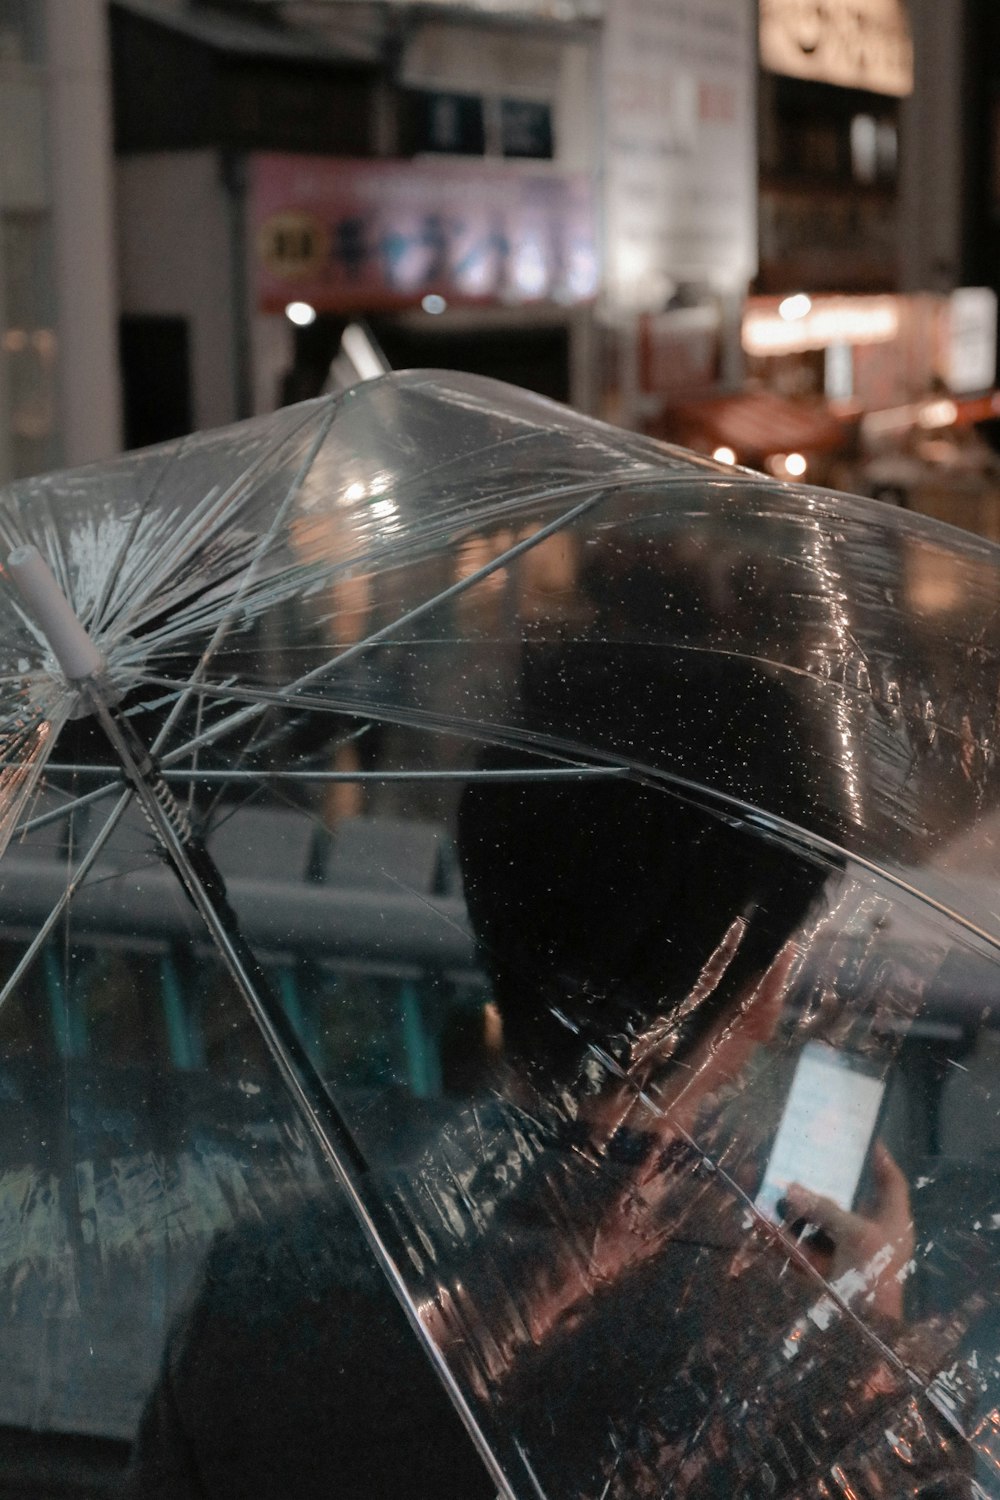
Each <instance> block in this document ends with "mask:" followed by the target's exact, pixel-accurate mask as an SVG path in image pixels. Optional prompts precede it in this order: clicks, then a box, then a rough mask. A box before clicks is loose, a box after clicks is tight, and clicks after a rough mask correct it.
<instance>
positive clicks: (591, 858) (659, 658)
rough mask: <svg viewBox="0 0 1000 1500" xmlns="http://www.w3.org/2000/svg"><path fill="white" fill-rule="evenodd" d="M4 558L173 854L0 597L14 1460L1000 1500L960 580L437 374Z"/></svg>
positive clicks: (264, 437)
mask: <svg viewBox="0 0 1000 1500" xmlns="http://www.w3.org/2000/svg"><path fill="white" fill-rule="evenodd" d="M0 533H2V535H3V539H4V546H5V549H6V551H8V552H9V551H10V550H12V549H13V548H14V547H15V546H19V545H22V544H24V543H26V542H33V543H35V544H36V545H37V546H38V547H39V549H40V550H41V551H42V552H43V553H44V554H45V555H46V556H47V557H48V560H49V562H50V564H51V565H52V566H53V569H54V571H55V573H56V576H57V577H58V578H59V580H60V582H61V584H62V586H63V588H64V589H65V592H66V593H67V595H68V597H69V598H70V599H71V601H72V603H73V605H74V607H75V609H76V611H77V613H78V615H79V616H80V618H81V619H82V620H83V622H84V624H85V625H86V626H87V628H88V629H89V631H90V633H91V635H92V637H93V639H94V641H95V643H96V644H97V646H98V647H99V649H100V650H101V651H102V652H103V654H104V656H105V659H106V662H107V677H106V681H105V683H104V684H103V685H101V684H98V686H99V687H102V690H104V691H106V692H107V693H108V696H109V698H111V699H116V698H119V697H120V703H119V705H118V708H117V709H116V710H115V712H116V713H118V714H120V715H121V716H123V718H124V720H125V722H126V724H127V727H128V734H129V735H130V736H132V737H134V738H135V739H136V740H137V742H138V744H139V745H140V746H141V747H148V748H149V749H150V750H151V751H152V752H153V754H154V755H155V757H156V761H157V764H158V768H159V772H161V773H162V777H163V780H164V781H165V782H166V783H167V785H169V787H170V788H171V790H172V792H173V794H174V796H175V797H176V798H177V799H178V802H179V804H180V805H181V807H182V808H183V810H184V813H185V814H186V817H187V818H188V819H189V820H190V824H191V828H192V830H193V832H192V835H191V837H192V842H191V844H190V846H188V845H185V843H184V841H183V839H182V840H181V843H180V845H179V846H178V848H177V849H175V850H174V854H173V863H172V864H171V863H170V862H168V861H167V860H165V859H164V858H163V857H162V855H161V854H160V853H159V847H158V843H157V840H156V839H155V838H154V836H153V833H152V830H151V829H150V827H149V823H148V820H147V818H146V817H145V816H144V815H143V812H142V809H141V808H140V806H139V800H138V799H137V798H136V797H135V796H134V795H133V794H132V793H131V792H130V791H129V789H128V786H127V785H126V781H125V778H124V776H123V773H122V770H121V766H120V764H119V762H118V760H117V759H116V755H115V752H114V750H113V749H112V747H111V746H110V745H109V743H108V741H107V739H106V738H105V736H104V735H103V734H102V732H101V730H100V726H99V725H98V724H97V723H96V722H95V720H94V718H93V716H92V715H91V716H89V717H88V716H83V717H77V715H78V714H79V712H80V710H81V707H85V706H86V705H81V703H80V695H79V693H78V692H77V691H75V690H73V689H71V688H70V687H68V686H67V684H66V683H65V682H64V681H63V680H62V679H61V676H60V674H59V672H58V669H57V668H56V666H55V664H54V661H53V660H52V659H51V658H50V655H49V652H48V648H47V645H46V643H45V641H44V639H43V638H42V637H41V634H40V632H39V630H38V628H37V624H36V623H35V622H33V621H32V620H31V619H30V618H29V617H28V615H27V613H26V612H25V609H24V607H23V606H22V604H21V602H20V600H19V598H18V596H17V595H16V593H15V591H14V590H13V589H12V587H11V586H10V585H9V583H8V581H7V579H6V578H4V579H3V580H2V582H0V622H2V629H0V643H2V644H0V652H2V664H0V720H2V723H3V725H4V731H5V732H4V747H3V764H2V766H0V836H2V839H3V841H4V842H5V844H6V849H5V852H4V854H3V858H2V861H0V952H2V955H3V967H2V973H0V1122H2V1124H0V1315H2V1321H3V1327H4V1335H3V1348H4V1359H3V1361H2V1368H0V1428H5V1429H7V1430H8V1433H9V1434H14V1433H15V1431H16V1433H17V1434H18V1435H19V1441H21V1440H22V1439H23V1437H24V1434H25V1433H31V1434H34V1437H35V1438H37V1439H39V1440H41V1439H43V1438H51V1440H52V1442H53V1443H54V1444H56V1443H59V1442H62V1441H67V1440H69V1439H79V1440H80V1441H83V1440H85V1439H87V1440H98V1439H100V1440H108V1439H113V1440H117V1441H119V1442H121V1443H123V1444H124V1443H128V1444H131V1443H132V1442H133V1441H134V1439H135V1436H136V1433H137V1430H138V1428H139V1424H140V1416H141V1413H142V1412H143V1409H145V1411H146V1417H145V1419H144V1422H143V1426H142V1434H141V1438H140V1441H139V1445H138V1448H137V1451H136V1454H135V1458H134V1463H133V1474H132V1479H131V1481H130V1482H131V1484H132V1487H133V1492H134V1493H136V1494H161V1493H162V1494H164V1495H166V1494H177V1495H182V1494H183V1495H187V1494H201V1493H205V1494H219V1495H222V1494H227V1493H233V1494H236V1493H247V1492H248V1487H249V1488H250V1489H252V1490H253V1491H254V1492H255V1493H258V1494H266V1493H271V1492H273V1493H275V1494H278V1493H283V1492H284V1493H289V1492H295V1493H298V1494H302V1495H310V1494H313V1493H317V1494H318V1493H328V1492H329V1489H330V1485H331V1483H332V1481H333V1479H336V1482H337V1484H338V1485H340V1486H341V1491H342V1493H344V1494H351V1493H355V1492H356V1493H358V1494H363V1493H372V1492H375V1490H377V1489H379V1487H381V1492H387V1490H388V1488H390V1487H391V1488H392V1489H393V1492H395V1493H399V1494H406V1493H412V1494H414V1495H418V1494H428V1493H436V1494H440V1495H447V1494H449V1493H455V1494H456V1495H457V1494H464V1495H468V1494H471V1493H474V1492H475V1483H476V1482H477V1481H476V1478H475V1476H476V1475H477V1474H478V1473H479V1470H480V1468H481V1480H480V1481H479V1482H481V1485H482V1493H483V1494H484V1495H490V1494H493V1493H495V1492H496V1490H497V1489H498V1488H499V1489H501V1490H502V1491H503V1492H506V1493H509V1494H514V1495H517V1496H519V1497H520V1496H537V1495H539V1494H542V1495H545V1496H550V1497H553V1500H556V1497H562V1496H565V1497H571V1496H574V1497H575V1496H587V1497H590V1496H593V1497H594V1500H597V1497H599V1496H605V1495H607V1496H626V1495H635V1496H646V1495H666V1494H671V1495H677V1496H690V1497H692V1500H694V1497H698V1496H715V1495H720V1494H725V1495H727V1496H742V1495H746V1496H748V1497H749V1496H754V1497H756V1496H760V1495H775V1496H777V1495H789V1496H791V1495H796V1496H806V1495H808V1496H816V1497H820V1496H822V1497H831V1496H835V1495H844V1496H851V1495H856V1496H862V1495H869V1494H870V1495H897V1494H899V1495H901V1494H913V1495H919V1494H924V1495H927V1496H929V1495H931V1494H934V1495H946V1494H947V1495H951V1494H956V1495H958V1494H963V1495H973V1494H986V1495H1000V1477H998V1473H997V1463H998V1459H1000V1447H998V1445H1000V1436H998V1434H1000V1394H998V1389H997V1385H998V1380H1000V1319H998V1317H997V1313H996V1303H997V1295H996V1294H997V1281H998V1274H1000V1254H998V1249H1000V1239H998V1236H1000V1155H998V1152H1000V1094H998V1085H997V1081H996V1079H997V1063H998V1060H1000V1001H998V998H997V997H998V972H1000V971H998V954H997V945H998V943H1000V905H998V899H1000V853H998V839H1000V832H998V830H1000V808H998V801H1000V799H998V774H1000V773H998V768H997V764H996V714H997V701H998V691H1000V626H998V603H1000V566H998V564H1000V554H997V552H996V550H995V549H993V548H991V547H989V546H987V545H986V544H983V543H980V542H978V541H976V540H974V539H972V538H970V537H966V536H963V535H961V534H959V533H957V532H952V531H949V530H948V529H947V528H943V527H938V526H936V525H933V524H931V523H927V522H923V521H920V520H917V519H915V518H913V517H909V516H907V515H906V514H905V513H901V512H899V511H897V510H889V509H883V508H880V507H879V506H878V505H877V504H875V503H869V502H864V501H854V500H850V499H846V498H845V497H841V496H831V495H827V494H824V493H821V492H818V491H813V490H809V489H805V488H798V487H793V486H778V485H774V484H771V483H769V482H764V481H762V480H761V479H760V478H759V477H757V476H752V475H750V474H746V473H742V472H740V471H732V470H726V469H722V468H720V467H719V466H717V465H715V464H712V463H708V462H702V461H700V460H697V459H693V458H689V457H688V456H687V455H684V454H681V453H679V452H672V451H670V450H662V449H660V448H659V447H657V446H656V445H654V444H651V443H648V442H645V441H643V440H641V439H638V438H634V437H631V436H629V435H626V434H622V433H617V432H615V431H613V430H611V429H608V428H604V427H600V426H598V425H596V424H592V423H589V422H587V421H585V420H583V419H581V418H578V417H575V416H574V415H572V414H571V413H568V412H566V411H564V410H563V409H561V408H558V407H554V406H551V405H549V404H547V403H545V402H543V401H541V400H538V399H536V398H534V397H531V396H528V395H525V394H523V393H520V392H514V391H511V390H509V389H508V388H504V387H499V386H496V385H493V384H492V383H490V382H486V381H481V380H477V379H472V378H467V377H459V376H444V375H434V374H430V375H428V374H419V373H417V374H408V375H399V376H390V377H387V378H386V379H384V380H380V381H377V382H373V383H371V384H369V385H366V386H362V387H358V388H357V389H356V390H354V391H353V392H350V393H348V394H347V395H346V396H344V397H340V398H336V399H333V400H329V401H327V400H324V401H320V402H316V403H311V404H309V405H306V406H304V407H297V408H291V409H289V410H286V411H284V412H281V413H278V414H277V415H276V416H275V417H273V418H268V419H265V420H263V421H260V422H254V423H250V424H246V425H244V426H242V427H240V428H236V429H231V430H229V431H227V432H223V433H217V434H207V435H204V436H201V437H197V438H192V439H189V440H187V441H185V442H182V443H180V444H175V445H171V446H170V447H168V448H164V449H157V450H149V451H148V452H145V453H140V454H133V455H128V456H126V457H125V458H124V459H122V460H121V461H119V462H118V463H116V464H112V465H107V466H101V467H100V468H95V469H92V470H83V471H79V472H78V473H74V474H69V475H59V476H54V477H51V478H46V479H43V480H37V481H28V482H26V483H23V484H21V485H19V486H17V487H16V488H15V489H13V490H8V491H6V492H5V494H4V496H3V500H2V506H0ZM203 849H204V850H206V851H207V856H206V858H207V860H208V861H210V862H214V865H215V866H217V867H218V870H219V871H220V872H221V876H222V878H223V880H224V882H225V896H224V898H222V897H219V898H218V899H217V898H216V896H215V894H214V893H213V891H212V889H211V887H212V879H213V877H212V875H211V873H210V872H211V868H212V865H211V863H206V862H204V861H203V860H202V856H201V851H202V850H203ZM206 872H209V873H206ZM185 880H187V881H188V882H189V883H190V882H194V884H195V885H196V886H198V887H199V889H200V886H201V885H202V884H204V883H205V882H206V881H207V883H208V886H209V897H208V903H207V907H202V908H199V907H198V906H197V904H196V902H195V901H193V900H192V899H191V894H190V891H188V892H186V891H185V888H184V881H185ZM195 894H196V895H197V891H196V893H195ZM213 903H215V904H214V905H213ZM216 908H217V909H218V910H221V911H223V913H224V915H223V919H222V920H221V922H220V925H219V926H218V928H217V929H213V928H212V924H211V918H212V913H213V911H214V910H215V909H216ZM225 911H228V912H229V913H230V915H231V919H232V924H231V926H230V925H227V924H228V923H229V922H230V917H228V916H225ZM230 942H232V943H236V945H237V949H238V952H237V954H236V959H238V960H239V962H237V961H235V960H234V958H233V954H232V953H229V954H228V955H227V953H226V951H225V949H226V948H227V945H229V944H230ZM240 944H242V945H244V946H245V950H246V952H245V954H244V952H243V949H242V948H240V947H239V945H240ZM244 960H245V961H244ZM241 964H242V967H241ZM296 1049H298V1051H296ZM817 1049H819V1050H817ZM816 1065H818V1067H819V1071H816ZM810 1067H812V1068H813V1071H812V1072H808V1069H809V1068H810ZM824 1067H825V1068H826V1069H827V1071H826V1072H824V1071H823V1068H824ZM804 1076H807V1077H808V1081H807V1083H806V1084H805V1085H803V1084H802V1082H801V1080H802V1079H803V1077H804ZM797 1079H798V1082H796V1080H797ZM296 1095H297V1097H296ZM865 1101H867V1103H865ZM865 1109H867V1110H868V1114H867V1115H866V1114H865ZM786 1117H787V1118H792V1123H793V1125H794V1129H792V1130H791V1137H792V1138H794V1141H795V1142H797V1143H798V1145H797V1146H796V1150H795V1151H793V1152H792V1154H791V1156H790V1157H789V1156H788V1153H787V1151H786V1159H785V1160H784V1163H783V1164H782V1162H779V1159H778V1156H777V1155H775V1154H774V1151H775V1141H776V1138H777V1137H778V1136H779V1131H780V1127H781V1124H782V1120H783V1118H786ZM793 1117H794V1118H793ZM796 1153H797V1154H796ZM852 1153H853V1155H854V1156H855V1157H856V1161H855V1162H854V1163H853V1166H852V1163H851V1160H850V1158H851V1156H852ZM789 1161H791V1163H792V1166H791V1167H789V1165H788V1163H789ZM792 1170H794V1174H795V1177H796V1178H797V1181H798V1185H796V1183H795V1182H791V1183H790V1182H789V1181H788V1180H786V1179H787V1174H788V1172H789V1171H792ZM783 1173H784V1174H785V1175H782V1174H783ZM854 1178H857V1186H856V1188H855V1187H854V1186H853V1183H854ZM765 1180H766V1182H767V1183H768V1188H767V1192H766V1193H762V1191H761V1189H762V1183H764V1182H765ZM845 1182H846V1183H847V1186H846V1187H845V1186H844V1183H845ZM772 1189H773V1190H772ZM831 1191H837V1192H839V1193H840V1194H841V1198H842V1200H843V1201H841V1202H840V1203H839V1204H831V1203H830V1202H826V1201H821V1200H822V1199H824V1198H825V1195H827V1194H828V1193H829V1192H831ZM781 1196H783V1197H784V1198H785V1199H786V1200H787V1205H783V1206H784V1207H785V1214H784V1218H783V1219H782V1216H781V1215H780V1214H779V1213H778V1212H777V1210H776V1209H775V1202H776V1199H777V1198H779V1197H781ZM352 1210H353V1215H354V1217H353V1218H352V1217H351V1213H352ZM777 1220H781V1222H780V1223H779V1222H776V1221H777ZM355 1222H360V1223H361V1224H362V1226H363V1233H364V1238H361V1237H359V1235H358V1231H357V1229H356V1228H354V1227H352V1226H353V1225H354V1224H355ZM809 1226H811V1227H809ZM817 1231H822V1233H818V1232H817ZM390 1284H391V1285H392V1286H393V1288H394V1291H395V1293H396V1297H397V1299H398V1301H399V1303H400V1304H401V1306H402V1307H403V1308H404V1311H405V1314H406V1316H407V1317H408V1320H409V1321H408V1324H407V1325H405V1326H404V1325H403V1324H402V1323H400V1324H399V1326H396V1324H394V1323H393V1321H392V1320H393V1319H394V1318H397V1316H398V1315H397V1313H396V1311H395V1310H394V1308H393V1307H392V1305H391V1297H389V1294H388V1292H387V1291H386V1288H387V1287H388V1286H389V1285H390ZM387 1299H388V1300H387ZM359 1330H362V1332H360V1333H359ZM411 1355H413V1356H414V1357H415V1358H416V1359H417V1365H416V1367H414V1365H412V1364H411V1363H409V1361H410V1357H411ZM432 1368H433V1369H435V1370H436V1372H437V1377H438V1378H439V1379H440V1380H441V1381H442V1383H443V1386H444V1387H445V1388H446V1389H447V1390H448V1391H449V1393H450V1396H451V1398H452V1401H453V1403H454V1404H455V1406H456V1407H457V1408H458V1409H459V1410H460V1411H461V1413H462V1417H463V1420H464V1422H465V1425H466V1428H467V1429H468V1431H469V1432H470V1433H471V1434H472V1436H473V1439H474V1442H475V1444H476V1446H477V1448H478V1451H479V1455H480V1458H481V1459H482V1464H480V1460H479V1459H477V1458H476V1457H475V1456H474V1455H473V1454H472V1450H471V1448H469V1447H467V1446H464V1444H465V1439H464V1435H463V1434H462V1432H461V1431H460V1430H459V1428H458V1426H457V1424H454V1425H449V1423H448V1418H447V1412H446V1411H445V1413H444V1414H443V1415H442V1412H441V1410H439V1408H438V1406H436V1405H435V1404H434V1403H435V1400H436V1399H437V1398H436V1395H435V1390H434V1384H433V1380H432V1379H431V1378H430V1377H428V1387H427V1388H426V1389H425V1388H424V1387H423V1386H422V1385H421V1384H420V1380H421V1374H420V1373H419V1372H422V1371H430V1370H431V1369H432ZM234 1385H235V1387H236V1388H237V1390H238V1398H237V1394H236V1393H234ZM394 1423H395V1424H397V1426H394V1425H393V1424H394ZM397 1428H398V1430H397ZM373 1431H379V1432H382V1433H383V1440H382V1441H379V1442H375V1441H373V1438H372V1432H373ZM386 1434H388V1435H386ZM33 1441H34V1438H33ZM3 1451H4V1449H3V1444H2V1443H0V1493H3V1482H4V1472H3V1466H4V1460H3V1457H2V1454H3ZM32 1451H34V1450H32ZM180 1453H183V1454H184V1455H185V1458H184V1462H183V1463H181V1461H180V1459H179V1458H178V1454H180ZM192 1455H193V1457H192ZM470 1465H471V1467H469V1466H470ZM380 1466H381V1467H380ZM477 1466H478V1467H477ZM182 1471H183V1472H182ZM289 1476H293V1477H292V1478H291V1479H290V1477H289ZM470 1476H471V1477H470ZM10 1482H11V1483H13V1480H11V1481H10ZM269 1484H272V1485H273V1491H272V1489H269V1488H268V1485H269ZM157 1486H159V1487H157ZM283 1486H284V1489H283V1488H282V1487H283ZM352 1486H354V1488H353V1489H352ZM373 1487H374V1489H373ZM95 1493H96V1490H95Z"/></svg>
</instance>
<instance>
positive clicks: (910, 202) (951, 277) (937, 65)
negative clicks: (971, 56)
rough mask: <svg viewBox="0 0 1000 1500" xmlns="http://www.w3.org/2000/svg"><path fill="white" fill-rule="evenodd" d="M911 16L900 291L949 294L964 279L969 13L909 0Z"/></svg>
mask: <svg viewBox="0 0 1000 1500" xmlns="http://www.w3.org/2000/svg"><path fill="white" fill-rule="evenodd" d="M909 10H910V23H911V26H912V29H913V52H914V57H913V65H914V66H913V72H914V80H913V93H912V94H911V95H910V97H909V98H908V99H905V100H904V101H903V104H902V110H901V118H900V137H901V139H900V153H901V154H900V176H899V214H900V224H899V231H900V233H899V245H900V288H901V290H902V291H904V292H919V291H925V292H930V291H935V292H937V291H950V290H951V289H952V288H953V287H955V286H957V285H958V283H959V281H960V279H961V274H962V223H963V220H962V208H963V182H962V154H963V153H962V125H963V86H964V53H965V6H964V4H963V3H962V0H910V5H909Z"/></svg>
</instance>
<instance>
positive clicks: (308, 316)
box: [285, 302, 316, 328]
mask: <svg viewBox="0 0 1000 1500" xmlns="http://www.w3.org/2000/svg"><path fill="white" fill-rule="evenodd" d="M285 317H286V318H287V319H288V321H289V323H294V324H295V326H296V327H297V328H308V327H309V324H310V323H315V321H316V309H315V308H314V307H313V305H312V303H311V302H289V304H288V306H287V307H286V308H285Z"/></svg>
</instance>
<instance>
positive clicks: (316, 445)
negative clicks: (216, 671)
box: [152, 403, 337, 755]
mask: <svg viewBox="0 0 1000 1500" xmlns="http://www.w3.org/2000/svg"><path fill="white" fill-rule="evenodd" d="M336 410H337V408H336V404H335V403H331V404H330V406H329V408H328V410H327V412H326V414H325V418H324V420H323V422H322V423H321V424H320V430H319V433H318V434H317V436H316V438H315V439H314V441H313V443H312V445H311V447H310V449H309V452H308V453H307V455H306V457H305V458H304V459H303V461H302V463H301V464H300V466H299V468H298V470H297V471H296V473H295V475H294V477H293V479H292V482H291V484H290V485H289V487H288V492H287V494H286V495H285V499H284V501H283V502H282V504H281V506H280V507H279V510H278V512H277V513H276V515H275V516H274V517H273V519H272V523H271V527H270V529H269V530H268V531H267V532H266V533H265V535H264V536H263V537H262V538H261V540H260V543H259V545H258V547H257V550H256V552H255V553H254V555H253V557H252V558H251V561H250V563H249V565H248V568H247V571H246V573H245V574H244V576H243V578H242V580H241V584H240V588H239V589H238V590H237V592H236V594H235V595H234V596H233V599H232V600H231V601H230V608H229V612H228V614H227V615H226V617H225V618H224V619H223V620H221V621H220V622H219V624H218V625H217V627H216V629H215V631H214V633H213V635H212V638H211V640H210V641H209V643H208V645H207V646H206V647H205V650H204V652H203V653H202V655H201V658H200V660H199V662H198V666H197V668H196V669H195V672H196V673H200V672H202V671H204V669H205V667H206V666H207V665H208V663H209V661H210V660H211V658H212V654H213V652H214V650H215V647H216V645H217V644H218V642H219V641H220V640H221V639H222V638H223V637H224V635H225V634H226V632H227V630H228V627H229V624H230V622H231V620H232V617H233V614H234V613H235V610H236V608H237V606H238V604H239V601H240V599H241V598H242V597H243V594H244V593H245V591H246V589H247V588H249V586H250V583H251V582H252V576H253V570H254V569H255V568H258V567H259V565H260V562H261V559H262V558H263V556H264V555H265V552H266V549H267V547H268V545H269V544H270V540H271V537H272V536H273V535H274V533H275V530H276V528H277V527H278V525H279V524H280V521H281V520H282V519H283V517H284V515H285V513H286V512H287V510H288V508H289V506H290V505H291V504H292V503H293V501H294V499H295V497H296V495H297V494H298V492H299V490H300V489H301V488H302V485H303V483H304V482H305V478H306V475H307V474H308V473H309V470H310V469H311V467H312V465H313V463H314V461H315V458H316V454H317V453H318V452H319V450H320V448H321V447H322V445H323V443H324V442H325V441H326V438H327V435H328V433H329V431H330V427H331V426H332V424H333V419H334V416H335V414H336ZM298 430H299V429H296V431H298ZM194 691H195V687H194V684H193V683H192V684H191V686H190V688H189V689H188V690H187V691H185V692H181V694H180V695H179V697H178V699H177V702H176V703H175V704H174V707H173V708H172V709H171V711H170V714H169V715H168V717H167V721H166V723H165V724H164V725H163V727H162V729H161V730H160V732H159V734H158V735H157V736H156V740H155V742H154V744H153V746H152V753H153V754H154V755H155V754H156V753H157V752H158V751H159V749H160V747H161V746H162V745H163V743H164V740H165V739H166V737H167V735H168V734H169V733H170V730H171V729H172V728H173V726H174V724H175V723H176V722H177V719H178V717H179V716H180V714H181V713H182V712H183V709H184V705H185V703H187V702H188V700H189V698H190V696H191V693H192V692H194ZM192 748H195V746H192Z"/></svg>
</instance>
